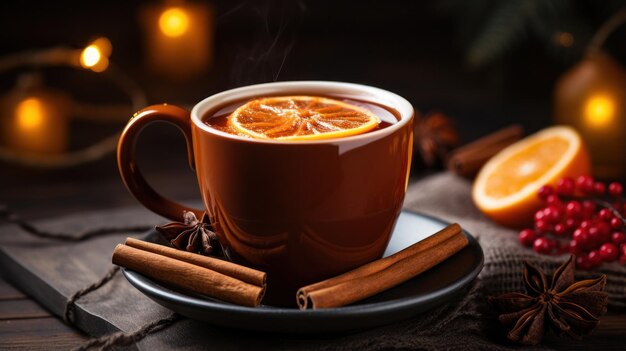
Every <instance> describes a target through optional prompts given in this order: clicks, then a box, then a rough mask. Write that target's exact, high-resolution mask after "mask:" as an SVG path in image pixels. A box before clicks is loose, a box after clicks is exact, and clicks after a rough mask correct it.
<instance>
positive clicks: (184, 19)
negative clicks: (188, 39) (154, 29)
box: [159, 7, 189, 38]
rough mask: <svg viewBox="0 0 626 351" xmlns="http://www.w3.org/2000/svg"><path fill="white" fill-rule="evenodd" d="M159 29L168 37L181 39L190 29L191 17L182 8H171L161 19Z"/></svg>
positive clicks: (164, 12)
mask: <svg viewBox="0 0 626 351" xmlns="http://www.w3.org/2000/svg"><path fill="white" fill-rule="evenodd" d="M159 28H160V29H161V32H162V33H163V34H164V35H165V36H168V37H171V38H175V37H180V36H182V35H183V34H185V32H187V29H188V28H189V16H188V15H187V13H186V12H185V11H184V10H183V9H181V8H180V7H170V8H168V9H167V10H165V11H163V13H162V14H161V16H160V17H159Z"/></svg>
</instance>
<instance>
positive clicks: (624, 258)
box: [619, 255, 626, 265]
mask: <svg viewBox="0 0 626 351" xmlns="http://www.w3.org/2000/svg"><path fill="white" fill-rule="evenodd" d="M619 263H620V264H622V265H626V255H621V256H620V257H619Z"/></svg>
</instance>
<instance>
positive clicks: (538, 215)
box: [535, 209, 545, 222]
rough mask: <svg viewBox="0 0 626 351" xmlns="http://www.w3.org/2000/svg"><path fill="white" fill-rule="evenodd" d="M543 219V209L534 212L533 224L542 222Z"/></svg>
mask: <svg viewBox="0 0 626 351" xmlns="http://www.w3.org/2000/svg"><path fill="white" fill-rule="evenodd" d="M543 217H545V215H544V212H543V209H541V210H539V211H537V212H535V222H537V221H541V220H543Z"/></svg>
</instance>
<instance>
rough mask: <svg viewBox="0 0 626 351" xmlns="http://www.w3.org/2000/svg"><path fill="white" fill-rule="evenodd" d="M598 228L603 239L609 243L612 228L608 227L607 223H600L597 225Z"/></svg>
mask: <svg viewBox="0 0 626 351" xmlns="http://www.w3.org/2000/svg"><path fill="white" fill-rule="evenodd" d="M596 227H597V228H598V231H599V232H600V236H601V237H602V238H603V239H602V240H603V241H608V240H609V236H610V235H611V226H610V225H608V224H607V223H606V222H598V224H596Z"/></svg>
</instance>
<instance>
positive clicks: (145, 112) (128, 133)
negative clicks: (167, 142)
mask: <svg viewBox="0 0 626 351" xmlns="http://www.w3.org/2000/svg"><path fill="white" fill-rule="evenodd" d="M157 121H158V122H169V123H171V124H173V125H175V126H177V127H178V129H180V130H181V131H182V132H183V135H184V136H185V143H186V144H187V156H188V158H189V166H190V167H191V169H193V170H195V167H194V154H193V144H192V139H191V138H192V136H191V116H190V113H189V111H187V110H185V109H182V108H180V107H177V106H173V105H168V104H161V105H152V106H148V107H146V108H144V109H142V110H140V111H139V112H137V113H135V114H134V115H133V117H132V118H131V120H130V121H129V122H128V124H127V125H126V128H124V131H123V132H122V134H121V136H120V140H119V142H118V144H117V166H118V168H119V171H120V175H121V176H122V181H123V182H124V185H126V188H127V189H128V190H129V191H130V192H131V194H133V196H135V198H137V200H139V202H140V203H141V204H143V205H144V206H145V207H146V208H148V209H149V210H151V211H152V212H154V213H156V214H159V215H161V216H163V217H166V218H169V219H171V220H174V221H179V222H184V218H183V214H184V212H185V211H191V212H193V213H194V214H195V215H196V217H197V218H198V219H200V218H202V214H203V213H204V211H203V210H198V209H193V208H189V207H187V206H184V205H181V204H178V203H176V202H174V201H171V200H169V199H166V198H165V197H163V196H161V195H160V194H159V193H157V192H156V191H155V190H154V189H152V187H151V186H150V184H148V182H147V181H146V178H144V176H143V174H141V171H140V170H139V168H138V166H137V162H136V158H135V144H136V141H137V137H138V136H139V134H140V132H141V130H142V129H143V128H144V127H145V126H147V125H148V124H150V123H152V122H157Z"/></svg>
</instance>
